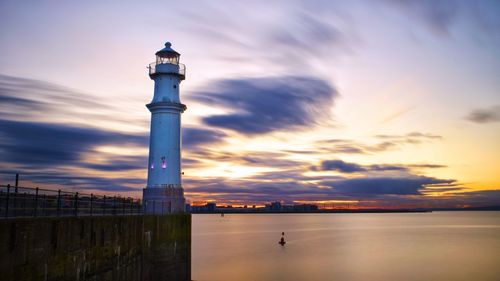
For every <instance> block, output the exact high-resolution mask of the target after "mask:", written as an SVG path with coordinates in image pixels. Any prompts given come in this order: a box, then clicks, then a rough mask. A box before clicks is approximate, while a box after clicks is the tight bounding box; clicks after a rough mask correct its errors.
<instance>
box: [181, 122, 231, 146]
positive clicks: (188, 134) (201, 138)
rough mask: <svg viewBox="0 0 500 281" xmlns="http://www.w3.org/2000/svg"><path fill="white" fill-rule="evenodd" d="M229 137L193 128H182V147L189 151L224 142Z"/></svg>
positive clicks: (214, 131) (219, 132)
mask: <svg viewBox="0 0 500 281" xmlns="http://www.w3.org/2000/svg"><path fill="white" fill-rule="evenodd" d="M226 136H227V135H226V134H225V133H224V132H221V131H217V130H209V129H198V128H192V127H186V128H182V145H183V147H184V148H187V149H188V150H190V149H194V148H196V147H198V146H201V145H206V144H212V143H218V142H223V141H224V138H225V137H226Z"/></svg>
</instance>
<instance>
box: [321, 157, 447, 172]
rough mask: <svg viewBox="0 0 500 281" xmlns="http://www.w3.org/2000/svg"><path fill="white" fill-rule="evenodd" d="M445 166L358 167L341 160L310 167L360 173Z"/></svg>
mask: <svg viewBox="0 0 500 281" xmlns="http://www.w3.org/2000/svg"><path fill="white" fill-rule="evenodd" d="M444 167H446V166H443V165H436V164H406V165H404V164H373V165H360V164H357V163H350V162H344V161H342V160H338V159H336V160H324V161H322V162H321V163H320V165H319V166H312V167H311V170H313V171H338V172H341V173H361V172H386V171H400V172H409V171H410V170H411V169H422V168H429V169H430V168H444Z"/></svg>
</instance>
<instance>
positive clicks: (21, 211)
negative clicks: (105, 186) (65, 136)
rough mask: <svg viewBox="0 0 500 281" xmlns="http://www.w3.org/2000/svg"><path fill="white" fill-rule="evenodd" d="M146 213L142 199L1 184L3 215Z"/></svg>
mask: <svg viewBox="0 0 500 281" xmlns="http://www.w3.org/2000/svg"><path fill="white" fill-rule="evenodd" d="M130 214H142V205H141V200H137V199H133V198H124V197H117V196H102V195H94V194H85V193H79V192H68V191H64V190H61V189H59V190H50V189H42V188H31V187H18V186H10V185H0V217H1V218H9V217H39V216H40V217H42V216H43V217H47V216H98V215H130Z"/></svg>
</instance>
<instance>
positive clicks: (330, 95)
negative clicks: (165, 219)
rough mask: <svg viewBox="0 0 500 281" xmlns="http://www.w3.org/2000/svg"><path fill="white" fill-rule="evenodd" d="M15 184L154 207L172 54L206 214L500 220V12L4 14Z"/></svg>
mask: <svg viewBox="0 0 500 281" xmlns="http://www.w3.org/2000/svg"><path fill="white" fill-rule="evenodd" d="M0 26H1V28H0V183H1V184H8V183H10V184H12V183H13V181H14V177H15V174H16V173H20V174H21V185H24V186H39V187H46V188H53V189H56V188H57V189H58V188H63V189H73V190H78V191H81V192H87V193H91V192H93V193H94V194H96V193H97V194H121V195H123V196H134V197H140V196H141V194H142V189H143V188H144V187H145V185H146V177H147V155H148V142H149V139H148V138H149V122H150V112H149V111H148V110H147V108H146V107H145V104H147V103H149V102H150V101H151V99H152V96H153V86H154V85H153V81H152V80H150V78H149V77H148V71H147V69H146V66H147V65H148V64H149V63H151V62H153V61H154V59H155V58H154V53H155V52H156V51H158V50H160V49H161V48H163V44H164V43H165V42H166V41H170V42H172V47H173V48H174V49H175V50H176V51H178V52H179V53H181V62H182V63H184V64H185V65H186V67H187V75H186V80H185V81H183V83H182V84H181V87H180V89H181V100H182V102H183V103H184V104H186V105H187V107H188V109H187V111H186V112H185V113H184V114H183V115H182V134H183V152H182V157H183V160H182V163H183V164H182V171H183V172H184V176H183V186H184V189H185V195H186V197H187V200H188V201H189V202H191V203H195V204H197V203H200V202H207V201H216V202H218V203H221V204H233V205H243V204H250V205H251V204H257V205H262V204H265V203H267V202H270V201H282V202H284V203H289V204H292V203H315V204H329V205H330V206H332V205H333V206H339V207H342V206H346V205H350V206H351V207H358V208H372V207H382V208H400V207H412V208H413V207H466V206H490V205H500V145H499V144H500V1H494V0H492V1H472V0H470V1H458V0H457V1H439V0H436V1H431V0H422V1H405V0H378V1H358V0H355V1H319V0H314V1H224V0H220V1H148V2H138V1H10V0H3V1H1V2H0Z"/></svg>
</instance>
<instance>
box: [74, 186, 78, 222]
mask: <svg viewBox="0 0 500 281" xmlns="http://www.w3.org/2000/svg"><path fill="white" fill-rule="evenodd" d="M76 216H78V192H77V193H76V194H75V217H76Z"/></svg>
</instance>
